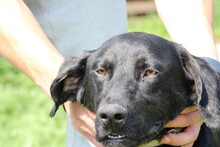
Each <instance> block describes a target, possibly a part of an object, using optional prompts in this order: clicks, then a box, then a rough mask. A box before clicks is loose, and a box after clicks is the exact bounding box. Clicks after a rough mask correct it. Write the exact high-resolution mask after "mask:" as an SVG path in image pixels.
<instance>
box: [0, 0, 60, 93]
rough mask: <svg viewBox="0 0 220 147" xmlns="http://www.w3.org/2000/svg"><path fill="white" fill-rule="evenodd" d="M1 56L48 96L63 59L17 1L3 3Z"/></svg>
mask: <svg viewBox="0 0 220 147" xmlns="http://www.w3.org/2000/svg"><path fill="white" fill-rule="evenodd" d="M0 18H1V19H0V42H1V44H0V54H1V55H3V56H4V57H6V58H7V59H8V60H9V61H10V62H11V63H13V64H14V65H16V66H17V67H18V68H19V69H21V70H22V71H23V72H24V73H25V74H27V75H28V76H29V77H30V78H31V79H32V80H33V81H34V82H35V83H36V84H37V85H38V86H40V87H41V88H42V89H43V90H44V91H45V92H46V93H47V94H48V95H49V86H50V83H51V81H52V80H53V79H54V78H55V76H56V74H57V72H58V69H59V66H60V64H61V63H62V62H63V57H62V56H61V55H60V54H59V52H57V50H56V49H55V48H54V46H53V45H52V44H51V43H50V41H49V40H48V39H47V37H46V36H45V34H44V33H43V31H42V30H41V28H40V26H39V25H38V23H37V21H36V20H35V18H34V17H33V15H32V13H31V12H30V11H29V9H28V8H27V7H26V5H25V4H24V3H23V1H18V0H17V1H16V0H7V1H5V0H0Z"/></svg>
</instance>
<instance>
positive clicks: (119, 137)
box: [106, 133, 126, 140]
mask: <svg viewBox="0 0 220 147" xmlns="http://www.w3.org/2000/svg"><path fill="white" fill-rule="evenodd" d="M125 138H126V137H125V135H120V134H116V133H112V134H109V135H107V137H106V140H118V139H121V140H123V139H125Z"/></svg>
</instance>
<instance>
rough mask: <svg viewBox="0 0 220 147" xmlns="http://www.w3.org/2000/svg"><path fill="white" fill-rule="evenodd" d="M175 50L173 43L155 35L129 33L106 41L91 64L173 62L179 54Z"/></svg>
mask: <svg viewBox="0 0 220 147" xmlns="http://www.w3.org/2000/svg"><path fill="white" fill-rule="evenodd" d="M173 48H174V47H173V46H172V43H170V42H168V41H166V40H164V39H162V38H160V37H157V36H154V35H149V34H145V33H144V34H142V33H127V34H123V35H119V36H116V37H113V38H112V39H110V40H108V41H106V42H105V43H104V44H103V45H102V46H101V47H100V48H98V49H97V50H96V51H95V52H94V53H93V54H92V56H91V58H92V60H91V62H99V61H101V62H103V61H105V62H106V61H107V62H111V63H113V62H117V63H120V62H121V63H126V62H130V63H131V62H132V63H135V62H137V61H138V60H142V59H145V60H146V61H149V62H159V61H161V62H163V63H164V62H172V61H174V60H175V59H174V60H172V58H175V56H176V54H177V52H176V50H175V49H173ZM172 54H175V55H172Z"/></svg>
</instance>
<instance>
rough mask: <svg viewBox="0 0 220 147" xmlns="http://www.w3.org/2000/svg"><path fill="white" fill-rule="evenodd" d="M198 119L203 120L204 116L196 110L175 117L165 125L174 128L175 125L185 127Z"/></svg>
mask: <svg viewBox="0 0 220 147" xmlns="http://www.w3.org/2000/svg"><path fill="white" fill-rule="evenodd" d="M198 121H202V117H201V115H200V113H199V111H198V110H195V111H193V112H190V113H187V114H180V115H178V116H177V117H176V118H175V119H173V120H171V121H169V122H168V123H167V124H166V125H165V127H166V128H173V127H178V128H184V127H187V126H189V125H191V124H194V123H195V122H198Z"/></svg>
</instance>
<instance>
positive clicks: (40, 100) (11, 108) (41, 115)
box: [0, 58, 65, 147]
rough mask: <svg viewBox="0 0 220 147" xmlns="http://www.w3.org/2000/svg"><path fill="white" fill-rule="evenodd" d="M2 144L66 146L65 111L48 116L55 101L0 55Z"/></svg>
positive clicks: (14, 145)
mask: <svg viewBox="0 0 220 147" xmlns="http://www.w3.org/2000/svg"><path fill="white" fill-rule="evenodd" d="M0 92H1V93H0V102H1V105H0V146H1V147H39V146H41V147H58V146H65V137H64V136H65V114H64V112H63V111H59V112H58V115H56V117H55V118H50V117H49V115H48V114H49V111H50V108H51V107H52V101H51V100H50V99H49V98H48V97H47V96H46V95H45V94H44V93H43V92H42V91H41V90H40V89H39V88H38V87H37V86H35V85H34V84H33V82H32V81H31V80H30V79H29V78H27V77H26V76H25V75H24V74H23V73H21V72H20V71H18V70H17V69H16V68H14V67H13V66H12V65H11V64H9V63H8V62H7V61H6V60H4V59H3V58H0Z"/></svg>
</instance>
